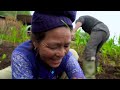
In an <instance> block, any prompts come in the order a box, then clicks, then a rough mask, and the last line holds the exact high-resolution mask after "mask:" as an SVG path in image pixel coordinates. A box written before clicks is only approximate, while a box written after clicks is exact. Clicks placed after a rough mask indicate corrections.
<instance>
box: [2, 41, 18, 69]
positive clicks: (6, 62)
mask: <svg viewBox="0 0 120 90" xmlns="http://www.w3.org/2000/svg"><path fill="white" fill-rule="evenodd" d="M16 46H17V44H16V45H15V44H13V43H10V42H6V41H3V42H2V44H0V61H1V62H0V70H1V69H4V68H5V67H7V66H10V64H11V61H10V58H11V54H12V51H13V50H14V48H15V47H16ZM3 54H5V55H6V57H5V58H4V59H2V56H3Z"/></svg>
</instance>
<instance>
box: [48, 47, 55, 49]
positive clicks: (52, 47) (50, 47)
mask: <svg viewBox="0 0 120 90" xmlns="http://www.w3.org/2000/svg"><path fill="white" fill-rule="evenodd" d="M49 48H50V49H57V47H49Z"/></svg>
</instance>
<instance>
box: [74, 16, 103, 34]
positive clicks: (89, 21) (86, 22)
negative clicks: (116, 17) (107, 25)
mask: <svg viewBox="0 0 120 90" xmlns="http://www.w3.org/2000/svg"><path fill="white" fill-rule="evenodd" d="M76 22H81V23H82V26H81V27H82V29H83V30H84V31H85V32H87V33H89V34H90V33H91V31H92V29H93V28H94V27H95V26H96V25H97V24H99V23H102V22H101V21H99V20H98V19H96V18H94V17H92V16H89V15H85V16H81V17H79V18H78V19H77V20H76Z"/></svg>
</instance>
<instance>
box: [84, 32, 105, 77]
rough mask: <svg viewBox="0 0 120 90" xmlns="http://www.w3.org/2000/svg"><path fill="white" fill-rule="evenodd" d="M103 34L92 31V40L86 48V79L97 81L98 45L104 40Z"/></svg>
mask: <svg viewBox="0 0 120 90" xmlns="http://www.w3.org/2000/svg"><path fill="white" fill-rule="evenodd" d="M102 34H103V33H102V32H101V31H92V32H91V35H90V39H89V41H88V43H87V45H86V47H85V51H84V58H85V60H83V71H84V73H85V76H86V78H88V79H95V74H96V69H97V68H96V54H97V53H96V51H97V47H98V45H99V44H100V43H101V41H102V40H103V35H102Z"/></svg>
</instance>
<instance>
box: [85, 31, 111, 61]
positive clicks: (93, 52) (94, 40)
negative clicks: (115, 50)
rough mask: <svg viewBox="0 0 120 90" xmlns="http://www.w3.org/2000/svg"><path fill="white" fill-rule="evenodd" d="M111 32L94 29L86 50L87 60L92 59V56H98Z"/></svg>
mask: <svg viewBox="0 0 120 90" xmlns="http://www.w3.org/2000/svg"><path fill="white" fill-rule="evenodd" d="M109 35H110V34H109V33H106V32H105V31H102V30H96V31H95V30H94V31H92V32H91V34H90V39H89V40H88V43H87V45H86V47H85V50H84V57H85V60H90V59H91V57H96V56H97V52H98V51H99V50H100V48H101V47H102V45H103V44H104V43H105V42H106V41H107V40H108V38H109Z"/></svg>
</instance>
